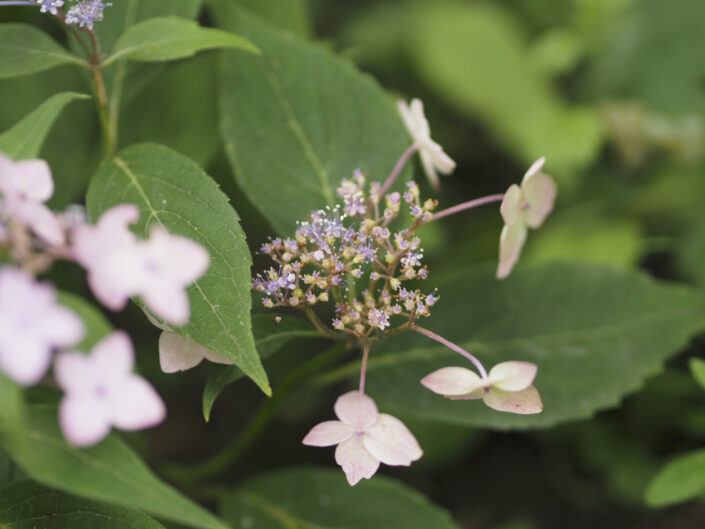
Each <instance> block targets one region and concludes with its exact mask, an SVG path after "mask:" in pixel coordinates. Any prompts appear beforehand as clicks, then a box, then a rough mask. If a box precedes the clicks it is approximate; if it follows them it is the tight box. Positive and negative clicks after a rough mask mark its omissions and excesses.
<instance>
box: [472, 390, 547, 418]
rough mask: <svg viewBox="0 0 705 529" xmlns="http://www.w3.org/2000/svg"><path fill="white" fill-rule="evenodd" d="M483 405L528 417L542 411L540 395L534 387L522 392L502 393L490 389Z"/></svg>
mask: <svg viewBox="0 0 705 529" xmlns="http://www.w3.org/2000/svg"><path fill="white" fill-rule="evenodd" d="M483 400H484V402H485V404H487V405H488V406H489V407H490V408H492V409H495V410H497V411H504V412H507V413H518V414H519V415H530V414H534V413H541V412H542V411H543V402H541V395H539V392H538V390H537V389H536V388H535V387H534V386H529V387H528V388H526V389H524V390H522V391H503V390H501V389H497V388H494V387H493V388H490V390H489V392H487V393H486V394H485V396H484V397H483Z"/></svg>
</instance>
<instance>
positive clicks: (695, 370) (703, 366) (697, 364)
mask: <svg viewBox="0 0 705 529" xmlns="http://www.w3.org/2000/svg"><path fill="white" fill-rule="evenodd" d="M688 365H689V367H690V373H691V374H692V375H693V378H694V379H695V381H696V382H697V383H698V385H699V386H700V387H701V388H703V389H705V360H703V359H702V358H691V359H690V362H689V364H688Z"/></svg>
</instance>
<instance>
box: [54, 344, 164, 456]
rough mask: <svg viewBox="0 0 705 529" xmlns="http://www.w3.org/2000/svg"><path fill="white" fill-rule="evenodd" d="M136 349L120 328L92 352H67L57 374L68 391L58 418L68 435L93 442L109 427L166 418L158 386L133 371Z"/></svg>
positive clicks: (70, 439)
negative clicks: (134, 349)
mask: <svg viewBox="0 0 705 529" xmlns="http://www.w3.org/2000/svg"><path fill="white" fill-rule="evenodd" d="M134 362H135V360H134V351H133V349H132V343H131V342H130V339H129V337H128V336H127V334H126V333H124V332H122V331H115V332H113V333H112V334H110V335H108V336H107V337H106V338H104V339H103V340H101V341H100V342H98V343H97V344H96V345H95V346H94V347H93V350H92V351H91V354H90V355H84V354H82V353H77V352H64V353H60V354H59V355H58V356H57V359H56V362H55V364H54V374H55V376H56V381H57V383H58V385H59V387H60V388H61V389H62V390H64V392H65V395H64V398H63V399H62V401H61V404H60V406H59V423H60V425H61V429H62V431H63V433H64V436H65V437H66V440H67V441H68V442H69V443H71V444H73V445H76V446H90V445H94V444H96V443H97V442H99V441H100V440H101V439H103V438H104V437H105V436H106V435H108V433H109V432H110V429H111V427H115V428H119V429H121V430H128V431H134V430H142V429H144V428H150V427H152V426H155V425H157V424H159V423H160V422H162V421H163V420H164V417H165V416H166V407H165V405H164V402H163V401H162V399H161V397H159V395H158V394H157V392H156V391H155V390H154V388H153V387H152V386H151V385H150V384H149V383H148V382H147V381H146V380H145V379H144V378H142V377H140V376H138V375H136V374H134V373H133V372H132V369H133V367H134Z"/></svg>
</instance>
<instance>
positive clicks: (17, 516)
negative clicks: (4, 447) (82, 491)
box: [0, 480, 164, 529]
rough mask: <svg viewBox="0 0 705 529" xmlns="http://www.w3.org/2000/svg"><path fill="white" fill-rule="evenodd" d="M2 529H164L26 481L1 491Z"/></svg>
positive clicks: (129, 512) (131, 513) (139, 516)
mask: <svg viewBox="0 0 705 529" xmlns="http://www.w3.org/2000/svg"><path fill="white" fill-rule="evenodd" d="M0 527H3V528H5V529H96V528H101V529H102V528H104V529H164V526H163V525H161V524H159V523H157V522H156V521H154V520H152V519H151V518H150V517H149V516H147V515H145V514H142V513H141V512H138V511H132V510H129V509H125V508H122V507H116V506H113V505H108V504H105V503H100V502H95V501H89V500H85V499H83V498H77V497H74V496H69V495H67V494H64V493H62V492H57V491H55V490H52V489H48V488H46V487H43V486H41V485H38V484H36V483H33V482H31V481H28V480H24V481H18V482H16V483H13V484H12V485H10V486H8V487H5V488H3V489H1V490H0Z"/></svg>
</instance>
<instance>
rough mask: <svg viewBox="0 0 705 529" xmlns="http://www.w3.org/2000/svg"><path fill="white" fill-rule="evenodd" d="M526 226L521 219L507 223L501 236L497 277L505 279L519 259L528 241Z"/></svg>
mask: <svg viewBox="0 0 705 529" xmlns="http://www.w3.org/2000/svg"><path fill="white" fill-rule="evenodd" d="M526 232H527V229H526V226H524V224H523V223H522V222H521V221H517V222H515V223H514V224H511V225H505V226H504V229H503V230H502V235H501V236H500V238H499V265H498V266H497V279H504V278H505V277H507V276H508V275H509V273H510V272H511V271H512V268H514V265H515V264H516V262H517V261H518V260H519V254H521V249H522V247H523V246H524V242H526Z"/></svg>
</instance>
